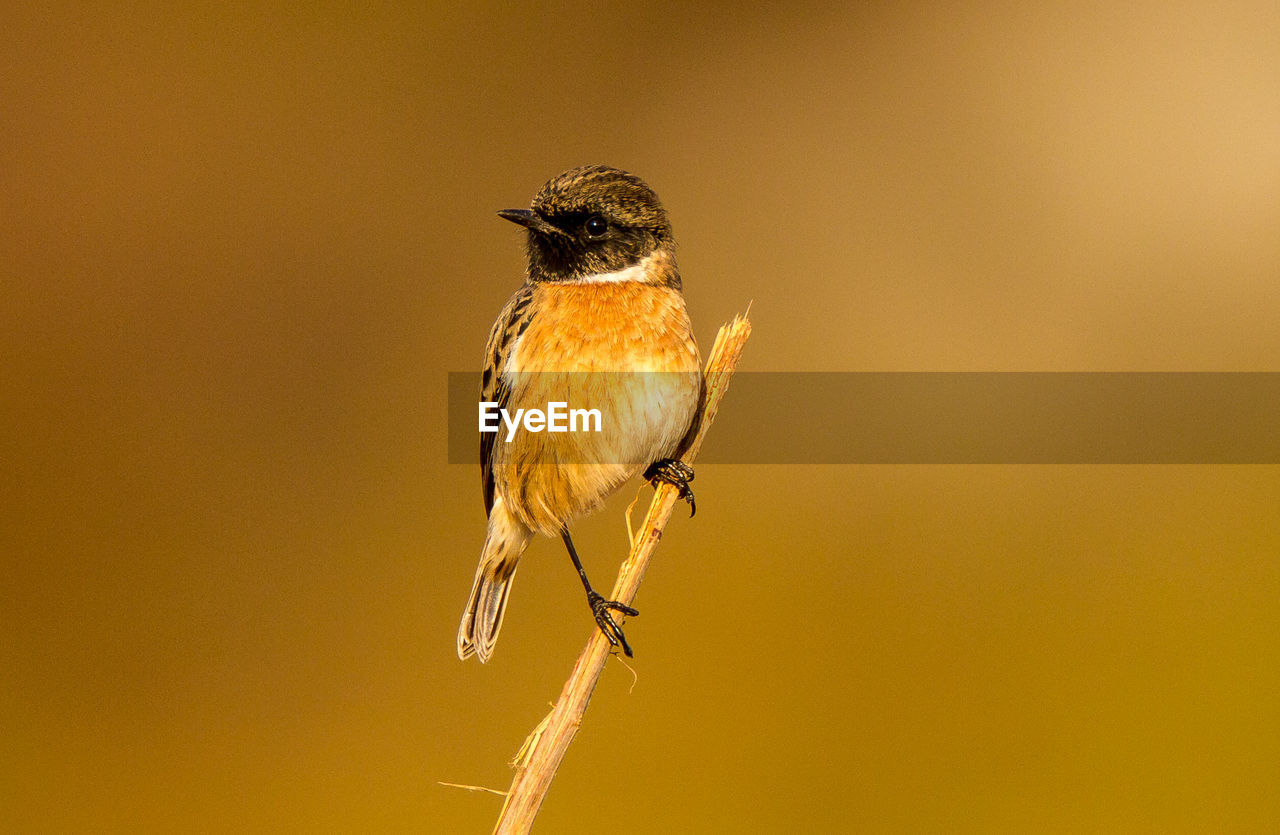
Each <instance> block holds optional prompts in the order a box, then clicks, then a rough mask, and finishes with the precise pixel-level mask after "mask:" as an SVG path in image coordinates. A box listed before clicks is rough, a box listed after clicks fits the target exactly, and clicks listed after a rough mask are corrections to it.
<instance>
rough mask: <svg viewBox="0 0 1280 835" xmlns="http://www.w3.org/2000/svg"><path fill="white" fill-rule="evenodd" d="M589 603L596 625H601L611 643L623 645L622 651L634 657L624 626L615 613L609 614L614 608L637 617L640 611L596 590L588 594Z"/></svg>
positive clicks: (629, 615) (628, 615)
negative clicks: (610, 598) (623, 630)
mask: <svg viewBox="0 0 1280 835" xmlns="http://www.w3.org/2000/svg"><path fill="white" fill-rule="evenodd" d="M587 603H589V604H591V614H593V615H595V618H596V625H597V626H599V627H600V631H601V632H603V633H604V636H605V638H607V639H608V641H609V645H610V646H615V647H617V646H620V647H622V651H623V652H624V653H626V655H627V657H628V658H632V657H633V655H632V652H631V645H630V644H628V643H627V636H626V635H624V634H623V633H622V627H621V626H619V625H618V622H617V621H616V620H614V619H613V615H611V614H609V610H610V609H612V610H613V611H615V612H618V613H620V614H623V615H626V616H627V617H635V616H636V615H638V614H640V613H639V612H637V611H636V610H635V609H633V608H631V607H630V606H628V605H626V604H625V603H619V602H618V601H616V600H606V599H605V598H604V595H602V594H599V593H598V592H594V591H593V592H591V593H590V594H588V595H587Z"/></svg>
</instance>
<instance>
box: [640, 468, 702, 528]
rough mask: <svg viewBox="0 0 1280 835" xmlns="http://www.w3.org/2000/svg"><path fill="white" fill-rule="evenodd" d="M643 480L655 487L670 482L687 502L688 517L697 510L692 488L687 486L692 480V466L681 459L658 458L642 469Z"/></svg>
mask: <svg viewBox="0 0 1280 835" xmlns="http://www.w3.org/2000/svg"><path fill="white" fill-rule="evenodd" d="M644 480H645V481H647V482H649V483H650V484H652V485H653V486H654V488H655V489H656V488H657V486H658V485H659V484H670V485H671V486H672V487H676V488H678V489H679V490H680V498H682V499H684V500H685V501H686V502H688V503H689V516H690V518H692V517H693V515H694V514H695V513H697V512H698V506H697V505H696V504H694V503H693V488H691V487H690V486H689V482H691V481H693V467H690V466H689V465H688V464H686V463H684V462H683V461H677V460H676V459H674V458H659V459H658V460H657V461H654V462H653V463H652V464H650V465H649V469H647V470H645V471H644Z"/></svg>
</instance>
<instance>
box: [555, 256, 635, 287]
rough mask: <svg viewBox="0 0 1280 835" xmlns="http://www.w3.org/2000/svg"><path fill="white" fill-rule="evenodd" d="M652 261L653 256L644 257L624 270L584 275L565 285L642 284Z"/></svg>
mask: <svg viewBox="0 0 1280 835" xmlns="http://www.w3.org/2000/svg"><path fill="white" fill-rule="evenodd" d="M652 260H653V255H646V256H645V257H644V258H643V259H642V260H641V261H640V263H639V264H633V265H632V266H630V267H627V268H626V269H625V270H615V271H614V272H611V273H594V274H592V275H584V276H582V277H581V278H575V279H574V280H573V281H568V282H565V283H566V284H617V283H619V282H623V281H641V282H644V281H646V280H647V278H648V275H647V273H648V270H649V262H650V261H652Z"/></svg>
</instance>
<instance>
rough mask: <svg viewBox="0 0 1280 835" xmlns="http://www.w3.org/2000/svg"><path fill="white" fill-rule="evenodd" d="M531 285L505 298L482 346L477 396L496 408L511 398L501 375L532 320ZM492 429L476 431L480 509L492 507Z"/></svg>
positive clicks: (486, 511) (485, 510)
mask: <svg viewBox="0 0 1280 835" xmlns="http://www.w3.org/2000/svg"><path fill="white" fill-rule="evenodd" d="M532 302H533V285H532V284H525V285H524V286H523V287H521V288H520V289H519V290H517V291H516V292H515V293H514V294H512V296H511V298H510V299H508V300H507V304H506V306H505V307H503V308H502V312H501V313H499V314H498V320H497V321H496V322H494V323H493V330H491V331H490V332H489V342H488V344H487V345H486V346H485V349H484V355H485V364H484V372H483V374H482V375H481V377H480V399H481V400H482V401H486V402H491V403H497V404H498V408H499V409H505V408H507V406H508V404H509V403H510V402H511V388H510V386H508V385H507V382H506V380H505V379H503V375H504V372H505V371H506V369H507V361H508V360H509V359H510V356H511V351H512V348H513V347H514V345H515V343H516V340H517V339H518V338H519V336H520V334H522V333H524V331H525V328H527V327H529V322H530V321H532V320H533V305H532ZM497 439H498V434H497V433H496V432H481V433H480V483H481V486H482V487H483V488H484V512H485V513H488V512H489V511H490V510H492V509H493V455H494V448H493V445H494V442H495V441H496V440H497Z"/></svg>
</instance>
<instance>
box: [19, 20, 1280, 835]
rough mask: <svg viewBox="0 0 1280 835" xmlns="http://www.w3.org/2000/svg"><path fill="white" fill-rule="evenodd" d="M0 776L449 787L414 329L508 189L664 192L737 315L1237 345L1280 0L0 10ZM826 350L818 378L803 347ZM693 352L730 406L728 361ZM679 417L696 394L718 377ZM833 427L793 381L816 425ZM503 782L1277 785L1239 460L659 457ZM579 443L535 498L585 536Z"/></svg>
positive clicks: (229, 791)
mask: <svg viewBox="0 0 1280 835" xmlns="http://www.w3.org/2000/svg"><path fill="white" fill-rule="evenodd" d="M0 42H2V43H3V52H2V55H3V61H4V79H5V81H4V84H3V86H2V87H0V116H2V122H0V124H3V139H0V178H2V182H3V187H2V188H0V216H2V218H3V220H2V223H0V279H2V287H0V297H2V298H3V305H2V307H0V316H2V317H3V318H2V319H0V346H3V347H2V350H3V357H4V361H3V363H0V380H2V381H3V382H2V383H0V385H2V391H0V396H2V397H3V401H2V403H0V416H2V420H3V424H2V425H0V428H2V429H3V434H2V436H0V437H2V438H3V445H4V455H3V460H4V465H3V470H4V476H3V478H2V479H0V491H2V492H0V508H2V509H0V514H3V515H2V517H0V553H2V554H3V562H2V568H0V571H2V575H0V628H2V630H3V632H2V635H3V637H2V639H0V664H2V665H3V666H2V672H0V717H2V718H0V722H2V723H3V724H2V725H0V739H3V742H2V743H0V827H2V828H5V829H10V830H17V831H32V830H47V831H77V830H78V831H85V830H94V831H103V830H106V831H142V830H190V829H195V830H210V831H220V830H236V831H243V830H276V829H291V830H303V831H314V830H350V831H356V830H386V829H402V830H413V829H416V830H424V831H435V832H482V831H488V827H489V826H490V825H491V824H492V821H493V820H494V818H495V816H496V813H497V809H498V806H499V802H500V801H499V798H496V797H493V796H492V795H486V794H476V793H468V792H464V791H461V790H458V789H452V788H445V787H442V786H440V785H438V782H437V781H451V782H457V783H467V784H478V785H484V786H490V787H493V788H498V789H503V788H505V787H506V786H507V784H508V782H509V779H510V772H509V770H508V768H507V765H506V763H507V761H508V760H509V759H510V758H511V756H512V755H514V754H515V752H516V750H517V748H518V747H519V746H520V743H521V742H522V741H523V739H524V737H525V735H526V733H527V732H528V731H529V730H531V729H532V728H533V726H534V725H535V724H536V723H537V721H538V720H539V719H540V718H541V717H542V716H543V715H544V714H545V712H546V710H547V707H548V702H550V701H551V700H552V699H554V698H555V697H556V695H557V694H558V692H559V688H560V685H561V684H562V682H563V681H564V678H565V677H566V675H567V674H568V671H569V669H570V666H571V664H572V661H573V659H574V658H575V656H576V654H577V652H578V651H579V649H580V648H581V646H582V644H583V642H584V640H585V639H586V637H587V635H588V634H589V632H590V629H591V628H592V624H591V621H590V618H589V616H588V612H587V609H586V607H585V606H584V605H583V603H582V599H581V589H580V588H579V587H578V585H577V579H576V578H575V577H574V575H573V572H572V569H571V566H570V565H569V563H568V560H567V559H566V558H565V556H564V554H563V549H562V548H561V546H560V545H559V543H555V542H551V541H548V540H542V541H540V542H538V543H536V544H535V545H534V547H533V548H532V549H531V550H530V552H529V553H528V554H527V555H526V558H525V562H524V563H523V565H524V568H523V569H522V571H521V574H520V579H519V582H518V583H517V584H516V591H515V593H514V595H513V597H512V605H511V608H510V611H509V615H508V618H507V622H506V626H505V629H504V633H503V637H502V640H501V642H500V643H499V646H498V649H497V654H496V656H495V659H494V660H493V661H492V662H491V663H490V664H488V665H486V666H483V667H482V666H479V665H477V664H475V663H466V664H464V663H462V662H460V661H459V660H458V659H457V657H456V656H455V654H454V633H455V630H456V627H457V621H458V618H459V616H460V614H461V608H462V606H463V603H464V601H465V597H466V593H467V590H468V588H469V587H470V582H471V577H472V572H473V570H474V567H475V562H476V558H477V556H478V554H479V548H480V544H481V541H482V537H483V527H484V520H483V512H482V506H481V501H480V494H479V479H478V475H477V470H476V468H475V467H473V466H461V465H453V466H450V465H448V464H447V460H446V445H445V414H444V395H445V389H446V374H447V372H449V371H460V370H467V369H471V368H475V369H477V370H478V368H479V364H480V355H481V350H482V347H483V344H484V340H485V336H486V334H487V329H488V327H489V325H490V323H491V322H492V320H493V318H494V316H495V315H496V313H497V311H498V309H499V308H500V307H501V305H502V303H503V301H504V300H505V299H506V298H507V296H508V294H509V293H510V292H511V291H512V290H513V289H514V288H515V286H516V285H517V284H518V282H519V281H520V280H521V278H522V271H523V255H522V245H521V239H520V236H519V233H518V231H517V230H515V229H514V228H513V227H511V226H510V225H509V224H506V223H504V222H503V221H501V220H500V219H499V218H498V217H497V216H496V215H495V214H494V212H495V210H497V209H501V208H508V207H513V206H523V205H527V203H528V201H529V199H530V197H531V196H532V194H533V192H534V191H535V190H536V189H537V188H538V186H539V185H541V183H542V182H543V181H544V180H546V179H547V178H549V177H551V176H553V175H555V174H556V173H558V172H560V171H561V170H563V169H565V168H568V167H571V166H574V165H580V164H584V163H591V162H606V163H609V164H612V165H617V166H620V167H623V168H627V169H629V170H631V171H634V172H636V173H638V174H639V175H640V176H642V177H644V178H645V179H646V180H647V181H648V182H649V183H650V184H651V185H652V186H653V187H654V188H655V189H656V190H657V192H658V193H659V194H660V195H661V196H662V198H663V200H664V202H665V204H666V206H667V208H668V210H669V211H670V213H671V216H672V218H673V221H674V224H675V229H676V234H677V238H678V240H679V241H680V244H681V266H682V270H683V273H684V278H685V284H686V288H687V296H688V300H689V307H690V311H691V314H692V316H693V319H694V322H695V325H696V328H697V332H698V336H699V338H700V340H701V341H702V344H703V347H704V350H705V349H706V348H707V347H709V345H710V341H711V338H712V337H713V335H714V333H715V329H716V327H718V326H719V325H720V324H721V323H722V322H723V321H725V320H726V319H728V318H729V317H730V316H732V315H733V314H734V313H735V312H738V311H740V310H742V309H743V308H745V307H746V305H747V302H748V301H750V300H754V307H753V308H752V318H753V320H754V322H755V325H756V332H755V335H754V337H753V338H752V341H751V343H750V344H749V345H748V348H747V353H746V361H745V364H744V366H743V368H744V369H745V370H755V371H761V370H770V371H790V370H824V371H863V370H880V371H895V370H921V371H965V370H1008V371H1014V370H1037V371H1055V370H1072V371H1092V370H1107V371H1116V370H1124V371H1128V370H1152V371H1160V370H1188V371H1200V370H1209V371H1217V370H1252V371H1280V327H1278V326H1277V323H1278V322H1280V234H1277V230H1280V49H1278V48H1277V44H1280V11H1278V10H1277V6H1276V4H1275V3H1268V2H1257V3H1248V2H1238V1H1233V0H1228V2H1226V3H1208V2H1174V3H1167V2H1150V3H1136V4H1131V3H1120V4H1112V3H1096V4H1086V5H1083V6H1072V7H1071V8H1069V9H1067V8H1063V9H1059V10H1054V9H1053V8H1051V7H1050V6H1048V5H1044V4H1021V3H967V4H954V3H953V4H934V3H923V2H921V3H915V2H896V3H866V4H860V5H858V6H857V7H854V8H850V9H845V10H839V9H834V8H831V7H829V6H828V5H826V4H811V5H807V6H802V5H784V6H779V7H776V8H773V9H771V10H766V9H760V8H747V7H744V6H742V5H740V4H720V5H713V4H698V5H696V6H693V5H686V4H668V5H660V4H653V3H649V4H628V5H622V4H581V5H565V4H556V5H540V6H538V7H536V8H528V9H510V8H507V7H506V5H505V4H496V3H480V4H467V5H459V6H450V7H444V6H437V5H434V4H426V5H422V4H407V3H392V4H383V5H378V6H376V7H360V6H347V5H343V4H317V5H313V6H306V7H298V8H282V7H279V6H277V5H275V4H263V5H261V6H252V5H251V6H244V5H231V6H228V5H225V4H213V3H210V4H153V5H150V6H146V5H135V4H118V3H103V4H98V5H97V6H96V7H93V6H91V5H86V4H76V5H68V6H67V7H64V8H49V7H45V6H39V5H37V6H29V5H18V4H15V5H14V6H12V7H6V9H5V10H4V11H3V12H0ZM814 394H815V396H820V392H815V393H814ZM733 405H734V401H733V394H732V392H730V394H729V397H728V399H727V400H726V402H725V409H726V410H729V409H732V408H733ZM713 431H714V430H713ZM822 441H823V439H822V438H820V437H818V438H814V439H813V442H814V443H815V444H821V443H822ZM696 486H697V489H698V506H699V513H698V516H697V518H696V519H693V520H687V519H684V518H681V517H680V516H679V515H678V517H677V518H676V519H675V520H674V521H673V523H672V525H671V526H670V527H669V528H668V532H667V536H666V538H665V540H664V542H663V546H662V548H661V549H660V551H659V553H658V556H657V559H656V561H655V563H654V565H653V568H652V570H651V571H650V573H649V575H648V578H647V582H646V583H645V586H644V588H643V590H642V592H641V596H640V598H639V600H638V606H639V608H640V609H641V612H642V616H641V617H639V618H637V619H635V620H633V621H631V622H629V623H628V625H627V634H628V636H629V637H630V639H631V640H632V643H633V644H634V645H635V647H636V652H637V657H636V659H635V664H634V666H635V671H636V676H635V678H634V679H633V676H632V674H631V673H630V672H628V671H627V670H626V669H625V668H623V667H622V665H620V664H611V665H610V667H609V668H608V669H607V671H606V676H605V679H604V681H603V683H602V685H601V687H600V689H599V690H598V691H597V694H596V697H595V699H594V700H593V702H592V704H591V709H590V711H589V712H588V714H587V719H586V723H585V724H584V726H583V729H582V731H581V733H580V734H579V736H578V739H577V741H576V743H575V745H574V746H573V748H572V749H571V750H570V752H569V755H568V758H567V759H566V761H565V764H564V767H563V768H562V770H561V772H560V774H559V777H558V778H557V780H556V782H555V784H554V785H553V787H552V790H551V794H550V796H549V798H548V800H547V802H546V805H545V806H544V808H543V811H542V815H541V817H540V819H539V824H540V826H539V829H540V831H545V832H588V831H597V830H599V829H600V828H602V827H605V828H608V827H612V826H614V825H615V824H616V825H617V826H619V827H622V828H624V829H626V830H628V831H636V832H675V831H691V832H692V831H697V832H742V831H762V832H769V831H783V830H789V831H810V832H816V831H840V830H859V831H922V830H923V831H928V830H933V831H980V832H991V831H1018V832H1022V831H1041V832H1044V831H1081V830H1087V831H1134V830H1139V831H1144V830H1145V831H1179V830H1182V831H1195V830H1202V831H1203V830H1213V831H1264V830H1274V829H1276V828H1277V827H1280V766H1278V765H1277V763H1280V710H1277V705H1278V704H1280V702H1278V700H1277V696H1278V691H1280V665H1277V662H1276V659H1277V647H1278V646H1280V560H1278V559H1277V558H1278V557H1280V513H1277V506H1278V505H1277V496H1280V470H1278V468H1276V467H1262V466H1240V467H1206V466H1200V467H1196V466H1186V467H1173V466H1150V467H1120V466H1093V467H1086V466H1079V467H1067V466H999V467H997V466H988V467H981V466H951V467H947V466H936V467H926V466H859V467H852V466H849V467H836V466H825V467H823V466H812V467H782V466H771V467H770V466H732V465H708V466H705V467H703V468H702V469H700V470H699V473H698V481H697V484H696ZM633 495H634V493H633V491H631V490H627V491H625V494H622V495H619V496H618V497H615V500H614V502H613V503H612V504H611V505H610V506H609V508H608V509H607V510H606V511H605V512H604V513H602V514H600V515H598V516H596V517H593V518H592V519H590V520H588V521H586V522H584V523H582V524H581V525H580V526H579V527H578V529H577V530H576V531H575V539H576V540H577V542H578V545H579V548H580V550H582V552H583V554H584V559H585V561H586V563H587V567H588V569H589V570H590V571H591V572H592V576H593V577H596V578H600V579H599V580H597V583H598V584H601V585H607V584H608V583H609V582H610V580H609V578H611V577H612V576H613V572H614V570H615V568H616V566H617V564H618V562H619V560H620V559H621V556H622V551H623V548H624V546H625V532H624V527H623V522H622V518H621V517H622V510H623V508H624V506H625V505H626V503H627V502H628V501H629V500H630V499H631V497H632V496H633Z"/></svg>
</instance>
